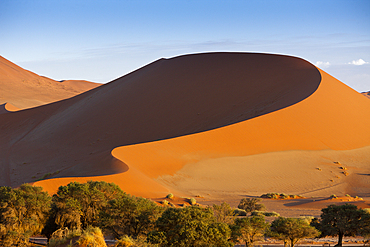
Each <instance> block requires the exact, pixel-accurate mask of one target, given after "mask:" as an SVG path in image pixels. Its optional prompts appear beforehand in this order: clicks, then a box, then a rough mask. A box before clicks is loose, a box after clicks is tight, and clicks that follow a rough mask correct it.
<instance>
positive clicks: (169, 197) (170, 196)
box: [166, 193, 174, 200]
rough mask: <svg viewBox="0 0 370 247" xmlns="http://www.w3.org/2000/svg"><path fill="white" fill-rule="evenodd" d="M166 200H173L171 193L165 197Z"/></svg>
mask: <svg viewBox="0 0 370 247" xmlns="http://www.w3.org/2000/svg"><path fill="white" fill-rule="evenodd" d="M166 198H168V199H171V200H172V199H173V198H174V196H173V194H172V193H170V194H168V195H167V196H166Z"/></svg>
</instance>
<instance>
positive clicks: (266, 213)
mask: <svg viewBox="0 0 370 247" xmlns="http://www.w3.org/2000/svg"><path fill="white" fill-rule="evenodd" d="M251 216H266V217H279V216H280V214H279V213H276V212H265V211H257V210H256V211H253V212H252V214H251Z"/></svg>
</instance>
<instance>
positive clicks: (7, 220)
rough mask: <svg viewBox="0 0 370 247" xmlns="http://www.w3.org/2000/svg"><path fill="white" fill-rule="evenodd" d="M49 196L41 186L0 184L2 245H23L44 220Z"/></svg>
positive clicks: (0, 231)
mask: <svg viewBox="0 0 370 247" xmlns="http://www.w3.org/2000/svg"><path fill="white" fill-rule="evenodd" d="M50 202H51V197H50V196H49V194H48V193H46V192H44V191H42V188H41V187H34V186H31V185H28V184H24V185H21V187H20V188H18V189H12V188H10V187H0V240H1V243H2V245H3V246H20V245H26V244H27V243H28V239H29V237H30V236H31V235H35V234H39V233H40V232H41V230H42V228H43V226H44V224H45V222H46V219H47V216H48V213H49V209H50Z"/></svg>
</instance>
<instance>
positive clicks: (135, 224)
mask: <svg viewBox="0 0 370 247" xmlns="http://www.w3.org/2000/svg"><path fill="white" fill-rule="evenodd" d="M163 211H164V208H162V207H159V206H157V204H155V203H154V202H153V201H151V200H148V199H145V198H141V197H135V196H131V195H127V194H124V195H122V196H120V197H119V198H117V199H113V200H111V201H109V203H108V206H107V207H106V209H105V210H104V211H101V214H100V219H101V226H102V228H104V229H107V230H109V231H111V232H112V233H113V235H114V236H115V237H116V238H120V237H122V236H124V235H128V236H132V237H135V238H137V237H138V236H139V235H146V234H147V233H148V232H149V231H151V230H153V229H154V225H155V221H156V220H157V219H158V218H159V216H160V215H161V214H162V212H163Z"/></svg>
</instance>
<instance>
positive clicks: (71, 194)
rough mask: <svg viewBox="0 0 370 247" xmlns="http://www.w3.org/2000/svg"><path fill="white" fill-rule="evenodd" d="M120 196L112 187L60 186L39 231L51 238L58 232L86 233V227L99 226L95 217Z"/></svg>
mask: <svg viewBox="0 0 370 247" xmlns="http://www.w3.org/2000/svg"><path fill="white" fill-rule="evenodd" d="M122 194H124V192H123V191H122V190H121V189H120V188H119V187H118V186H117V185H115V184H113V183H107V182H103V181H101V182H97V181H88V182H87V183H82V184H81V183H78V182H71V183H69V184H68V185H66V186H60V187H59V189H58V191H57V193H56V194H54V195H53V198H52V208H51V212H50V217H49V219H48V222H47V224H46V226H45V227H44V229H43V234H45V235H46V236H47V237H48V238H50V236H51V234H52V233H53V232H54V231H55V230H57V229H59V228H61V227H68V228H69V229H79V228H83V229H86V227H87V226H89V225H91V226H98V225H99V214H100V212H101V211H102V210H105V208H106V207H107V205H108V201H110V200H113V199H115V198H117V197H119V196H120V195H122Z"/></svg>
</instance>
